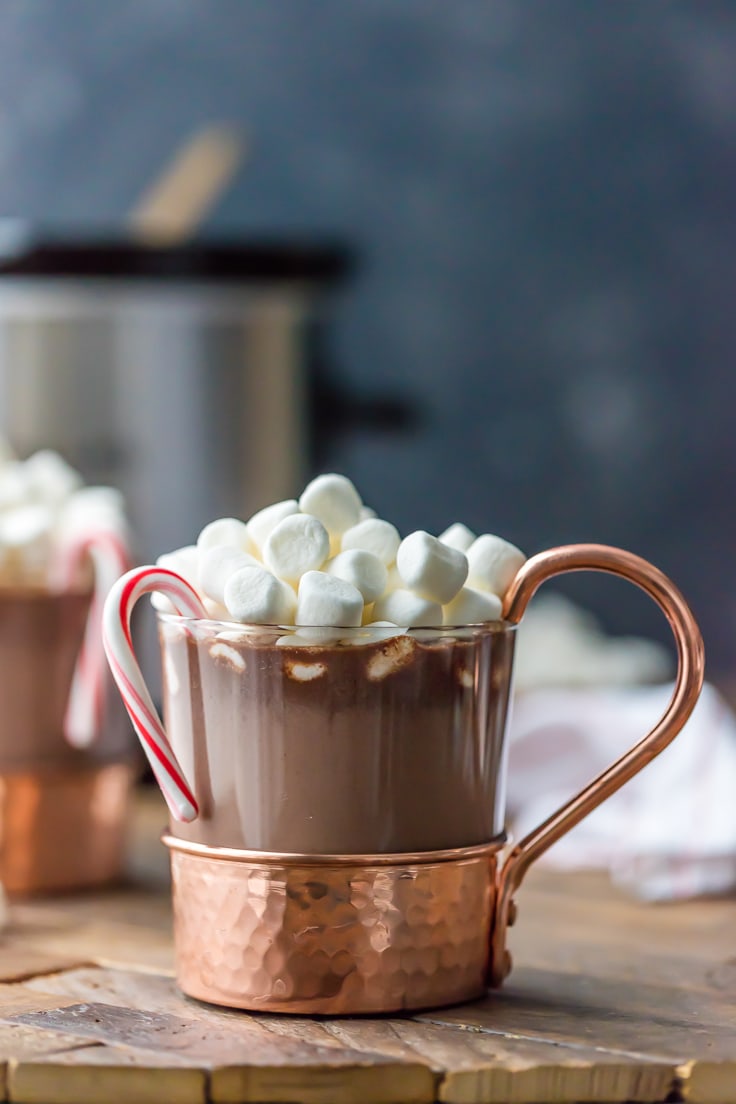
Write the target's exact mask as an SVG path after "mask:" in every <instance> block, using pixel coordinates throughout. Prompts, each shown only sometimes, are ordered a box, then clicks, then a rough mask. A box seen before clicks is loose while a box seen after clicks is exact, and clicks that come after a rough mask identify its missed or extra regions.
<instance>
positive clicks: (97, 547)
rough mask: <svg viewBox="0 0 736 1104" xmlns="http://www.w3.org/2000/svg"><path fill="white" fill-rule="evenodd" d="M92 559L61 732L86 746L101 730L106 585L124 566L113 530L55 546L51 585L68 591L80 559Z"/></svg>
mask: <svg viewBox="0 0 736 1104" xmlns="http://www.w3.org/2000/svg"><path fill="white" fill-rule="evenodd" d="M87 558H89V559H91V560H92V566H93V569H94V591H93V594H92V602H91V604H90V608H89V614H88V615H87V625H86V628H85V631H84V639H83V641H82V647H81V649H80V652H79V657H78V659H77V665H76V667H75V668H74V675H73V678H72V685H71V689H70V691H69V700H68V701H67V707H66V714H65V716H64V735H65V736H66V738H67V740H68V742H69V743H70V744H71V745H72V746H73V747H80V748H83V747H89V746H90V744H92V743H93V742H94V740H95V739H96V738H97V736H98V735H99V733H100V730H101V728H102V721H103V713H104V707H105V688H106V681H107V680H106V674H107V669H106V666H105V652H104V649H103V647H102V607H103V604H104V601H105V598H106V597H107V595H108V593H109V591H110V587H111V586H112V585H113V583H114V582H115V580H116V579H119V578H120V576H121V575H122V574H123V572H124V571H125V570H126V569H127V568H128V567H129V565H130V559H129V556H128V550H127V547H126V545H125V542H124V540H123V538H122V537H121V535H120V534H119V533H117V532H114V531H113V530H99V531H97V532H87V533H80V534H79V535H78V536H77V537H76V538H75V539H74V540H73V541H71V542H69V543H68V544H66V545H64V547H63V548H62V549H61V553H60V559H59V564H58V567H57V572H56V578H55V584H56V586H57V587H58V588H59V589H60V590H70V589H72V588H73V587H74V586H75V584H76V581H77V579H78V577H79V573H80V568H81V567H82V566H83V564H84V562H85V560H86V559H87Z"/></svg>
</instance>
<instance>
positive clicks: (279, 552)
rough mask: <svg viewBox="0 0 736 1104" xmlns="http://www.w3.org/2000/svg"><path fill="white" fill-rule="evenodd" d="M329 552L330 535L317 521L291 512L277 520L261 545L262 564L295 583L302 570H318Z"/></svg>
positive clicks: (306, 515) (302, 572)
mask: <svg viewBox="0 0 736 1104" xmlns="http://www.w3.org/2000/svg"><path fill="white" fill-rule="evenodd" d="M329 554H330V538H329V535H328V533H327V530H326V529H325V527H324V525H323V524H322V522H321V521H319V520H318V519H317V518H316V517H312V516H311V515H310V514H292V515H291V516H289V517H285V518H284V520H283V521H280V522H279V523H278V525H277V526H276V528H275V529H274V530H273V532H272V533H271V535H270V536H269V538H268V540H267V541H266V543H265V545H264V547H263V562H264V563H265V565H266V567H267V568H268V569H269V570H270V571H272V572H273V573H274V575H278V577H279V578H280V579H285V580H286V582H287V583H293V584H294V585H296V584H297V583H298V582H299V579H300V578H301V576H302V575H303V574H304V573H305V572H306V571H318V570H319V569H320V568H321V567H322V565H323V564H324V563H325V561H326V560H327V557H328V556H329Z"/></svg>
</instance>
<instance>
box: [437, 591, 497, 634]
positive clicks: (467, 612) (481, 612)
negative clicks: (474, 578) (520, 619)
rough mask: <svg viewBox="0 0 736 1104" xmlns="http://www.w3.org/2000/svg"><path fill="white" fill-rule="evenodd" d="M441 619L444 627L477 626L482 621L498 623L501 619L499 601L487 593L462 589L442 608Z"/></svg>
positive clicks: (493, 595)
mask: <svg viewBox="0 0 736 1104" xmlns="http://www.w3.org/2000/svg"><path fill="white" fill-rule="evenodd" d="M442 617H443V621H444V624H445V625H478V624H480V623H481V622H482V621H498V620H499V618H500V617H501V599H500V598H499V597H498V596H497V595H496V594H488V592H487V591H482V590H473V588H472V587H463V588H462V590H461V591H460V592H459V593H458V594H456V595H455V597H454V598H453V599H452V601H451V602H448V604H447V605H446V606H445V607H444V608H443V610H442Z"/></svg>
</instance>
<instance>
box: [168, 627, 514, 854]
mask: <svg viewBox="0 0 736 1104" xmlns="http://www.w3.org/2000/svg"><path fill="white" fill-rule="evenodd" d="M233 630H234V631H232V632H229V631H223V625H222V624H216V623H212V622H201V621H200V622H196V623H195V622H182V621H181V620H179V619H178V618H174V617H169V616H166V615H161V617H160V637H161V645H162V653H163V660H164V662H163V669H164V709H165V715H166V731H167V733H168V736H169V739H170V741H171V744H172V746H173V749H174V752H175V754H176V756H177V759H178V761H179V763H180V764H181V766H182V768H183V770H184V773H185V775H186V777H187V778H188V779H189V781H190V782H191V784H192V786H193V789H194V791H195V793H196V794H197V800H198V802H199V809H200V812H199V817H198V818H197V819H196V820H195V821H194V822H193V823H190V824H181V823H174V824H173V826H172V827H173V831H174V832H175V833H176V835H178V836H179V837H180V838H183V839H187V840H190V841H193V842H196V843H201V844H208V845H214V846H218V847H232V848H242V849H247V850H264V851H277V852H301V853H306V854H365V853H390V852H406V851H425V850H432V849H435V848H448V847H462V846H467V845H472V844H480V843H485V842H486V841H488V840H489V839H492V838H493V837H494V836H497V835H498V834H499V833H500V832H501V831H502V830H503V794H502V793H501V792H499V791H500V788H501V781H500V780H501V779H502V778H503V776H504V772H503V770H502V769H501V767H502V758H503V755H504V736H505V725H506V715H507V704H508V694H509V684H510V672H511V663H512V656H513V643H514V632H513V629H512V628H510V627H509V626H506V625H504V624H502V623H499V624H498V626H497V628H496V629H495V630H491V631H489V627H488V626H485V627H483V628H482V629H481V628H475V629H474V628H472V627H471V628H465V629H460V630H442V629H438V630H434V629H432V630H418V631H417V632H415V633H409V634H407V633H403V634H401V635H396V636H393V637H391V638H389V639H380V638H378V639H376V637H377V636H378V633H377V632H376V631H375V630H374V631H372V630H371V629H356V630H352V638H351V636H350V630H345V633H346V637H345V641H346V642H341V643H337V642H334V641H333V642H332V643H330V644H325V645H319V644H318V645H315V646H313V647H305V646H292V645H290V644H289V642H288V638H283V637H281V643H280V644H279V643H277V640H278V639H279V634H280V633H281V632H282V631H283V630H273V631H271V630H269V629H267V628H264V627H259V628H248V629H245V628H243V629H242V630H240V629H235V627H234V626H233ZM384 633H385V630H384ZM371 637H373V639H371ZM358 641H367V642H360V643H359V642H358Z"/></svg>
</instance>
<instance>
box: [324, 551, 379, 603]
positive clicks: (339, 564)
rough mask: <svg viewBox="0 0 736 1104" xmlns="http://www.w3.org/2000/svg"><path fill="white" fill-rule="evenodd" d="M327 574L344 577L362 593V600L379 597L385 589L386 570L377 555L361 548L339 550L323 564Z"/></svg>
mask: <svg viewBox="0 0 736 1104" xmlns="http://www.w3.org/2000/svg"><path fill="white" fill-rule="evenodd" d="M325 571H326V572H327V573H328V575H334V576H335V577H336V578H338V579H344V580H345V582H346V583H352V585H353V586H354V587H355V588H356V589H357V590H359V591H360V593H361V594H362V595H363V601H365V602H373V601H375V599H376V598H380V596H381V595H382V594H383V592H384V590H385V589H386V582H387V580H388V571H387V570H386V568H385V566H384V565H383V564H382V563H381V561H380V560H379V558H378V556H374V555H373V553H372V552H365V551H364V550H363V549H362V548H351V549H349V551H347V552H341V553H340V554H339V556H335V558H334V560H330V561H329V562H328V563H327V564H326V565H325Z"/></svg>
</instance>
